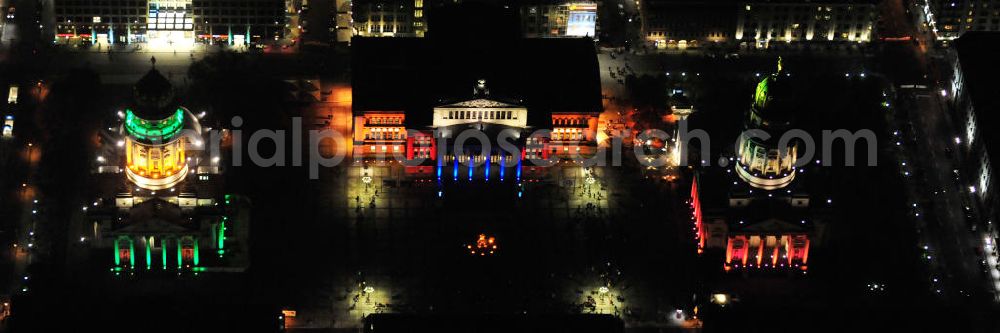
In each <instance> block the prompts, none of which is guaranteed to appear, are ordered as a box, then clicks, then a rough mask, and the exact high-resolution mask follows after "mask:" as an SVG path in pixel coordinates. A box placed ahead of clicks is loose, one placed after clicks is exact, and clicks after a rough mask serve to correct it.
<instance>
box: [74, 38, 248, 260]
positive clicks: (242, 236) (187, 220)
mask: <svg viewBox="0 0 1000 333" xmlns="http://www.w3.org/2000/svg"><path fill="white" fill-rule="evenodd" d="M151 61H152V63H153V67H152V68H151V69H150V70H149V71H148V72H146V73H145V75H143V76H142V77H141V78H140V79H139V80H138V81H137V82H136V83H135V85H134V86H133V87H131V93H132V98H131V100H130V101H129V102H128V103H127V104H126V105H127V107H125V108H123V109H121V110H119V111H118V114H117V117H115V118H114V119H113V121H114V123H113V124H114V125H111V126H108V132H107V133H102V135H101V146H100V147H99V149H98V151H99V152H100V155H98V158H97V164H98V165H97V168H96V172H95V174H94V175H93V182H94V186H93V187H92V188H93V189H94V191H95V192H97V193H96V196H97V199H95V201H94V202H93V203H92V204H88V205H87V206H85V207H84V208H83V211H84V212H85V213H86V217H87V218H86V220H85V221H83V222H82V223H83V224H82V225H80V226H79V227H78V230H80V242H81V243H84V244H86V245H88V246H89V247H90V248H92V249H93V251H96V252H100V254H99V255H96V256H90V258H100V259H103V260H100V261H99V262H96V263H95V264H96V265H108V266H111V263H112V262H113V266H111V272H113V273H114V274H115V275H121V274H128V275H133V274H140V273H141V274H152V275H157V274H168V275H178V274H182V273H194V274H198V273H200V272H215V271H225V272H234V271H235V272H239V271H243V270H244V269H245V268H246V267H247V266H248V265H249V256H248V255H249V244H248V239H249V237H248V233H249V223H248V222H249V209H246V208H245V207H246V205H248V204H249V202H248V201H247V200H244V199H242V197H240V196H237V195H233V194H226V193H225V192H224V190H225V188H224V187H225V186H224V183H223V178H222V177H221V170H222V169H221V165H222V164H223V163H222V161H221V156H220V155H221V154H222V151H221V150H222V149H223V147H222V146H224V145H223V144H222V142H225V141H227V137H226V135H225V134H226V131H225V130H222V131H219V132H218V133H220V134H219V135H213V133H215V132H213V130H212V129H211V128H209V127H204V128H203V126H202V123H201V121H202V117H205V116H206V114H205V112H200V113H199V114H198V115H195V114H194V113H192V112H191V111H190V110H189V109H188V108H186V107H184V106H182V105H180V104H179V103H178V102H177V98H176V96H175V95H174V87H173V85H171V83H170V81H169V80H168V79H167V78H166V77H164V76H163V75H162V74H161V73H160V72H159V71H158V70H156V67H155V65H156V61H155V58H152V59H151ZM209 138H211V140H214V141H218V142H215V143H213V142H212V141H209V140H208V139H209ZM214 144H217V145H219V146H220V147H212V146H213V145H214ZM123 173H124V175H122V174H123ZM112 259H113V261H112ZM88 260H95V259H88Z"/></svg>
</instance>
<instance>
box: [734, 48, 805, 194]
mask: <svg viewBox="0 0 1000 333" xmlns="http://www.w3.org/2000/svg"><path fill="white" fill-rule="evenodd" d="M782 74H783V73H782V63H781V58H778V70H777V71H775V72H774V73H773V74H771V75H767V76H766V77H764V79H763V80H760V82H759V83H757V89H756V90H755V92H754V96H753V104H752V105H751V106H750V110H749V111H748V112H747V117H746V120H745V122H744V126H743V128H744V131H743V133H742V134H740V137H739V146H738V147H739V150H738V151H737V152H736V157H737V158H736V165H735V168H736V172H737V174H738V175H739V176H740V179H742V180H743V181H745V182H746V183H748V184H750V186H753V187H755V188H759V189H763V190H776V189H780V188H784V187H785V186H788V184H791V183H792V181H793V180H795V161H796V154H797V153H798V143H797V142H795V141H793V142H790V143H789V144H787V145H785V146H784V147H779V145H778V141H779V139H780V137H781V135H782V134H783V133H785V131H787V130H788V129H789V128H790V126H791V124H792V121H793V115H794V113H795V111H796V105H795V99H794V95H795V94H794V90H793V89H792V87H790V86H789V80H788V79H787V77H783V75H782ZM754 130H762V131H764V132H766V133H767V134H768V136H769V137H768V138H767V139H764V138H762V137H761V136H760V135H758V134H759V131H754Z"/></svg>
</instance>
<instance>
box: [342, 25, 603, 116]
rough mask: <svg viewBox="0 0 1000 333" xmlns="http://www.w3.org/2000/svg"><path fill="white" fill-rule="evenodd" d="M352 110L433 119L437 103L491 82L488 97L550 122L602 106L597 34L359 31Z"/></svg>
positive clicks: (354, 44) (464, 97)
mask: <svg viewBox="0 0 1000 333" xmlns="http://www.w3.org/2000/svg"><path fill="white" fill-rule="evenodd" d="M351 51H352V52H353V54H352V61H353V64H352V70H353V73H352V75H351V77H352V81H353V82H352V84H353V94H354V96H353V97H354V104H353V107H354V111H355V112H361V111H392V110H402V111H406V112H407V117H406V120H407V125H408V126H409V127H412V128H419V127H422V126H427V125H430V124H431V121H432V119H431V118H432V112H431V111H432V109H433V108H434V107H436V106H442V105H447V104H448V102H449V101H451V102H455V101H468V100H472V99H474V98H475V97H476V96H475V91H474V89H473V88H474V85H475V83H476V82H477V81H478V80H480V79H485V80H486V81H487V82H488V83H489V89H490V95H489V96H490V97H489V99H491V100H501V101H505V102H508V101H509V102H510V103H511V104H516V105H522V106H525V107H527V108H528V124H529V125H534V126H539V125H547V124H548V123H549V121H551V119H550V117H549V116H550V114H551V112H565V111H576V112H580V111H584V112H600V110H601V85H600V76H599V73H598V67H599V66H598V64H597V55H596V52H595V46H594V42H593V41H592V40H590V39H586V38H579V39H576V38H566V39H511V40H507V39H489V40H480V41H455V40H450V39H444V38H440V39H435V38H431V37H428V38H355V39H354V40H352V46H351Z"/></svg>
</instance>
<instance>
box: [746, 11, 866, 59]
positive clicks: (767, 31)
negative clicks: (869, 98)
mask: <svg viewBox="0 0 1000 333" xmlns="http://www.w3.org/2000/svg"><path fill="white" fill-rule="evenodd" d="M876 5H877V3H876V2H875V1H864V0H861V1H820V2H808V1H790V2H784V1H783V2H768V1H754V2H745V3H743V4H742V8H739V9H738V10H737V19H736V35H735V38H736V40H739V41H741V42H746V43H747V44H748V45H752V46H756V47H765V48H766V47H768V44H769V43H777V42H783V43H793V42H810V41H817V42H822V41H827V42H831V41H832V42H856V43H866V42H870V41H871V40H872V38H873V37H874V29H875V19H876V16H877V15H878V8H877V6H876Z"/></svg>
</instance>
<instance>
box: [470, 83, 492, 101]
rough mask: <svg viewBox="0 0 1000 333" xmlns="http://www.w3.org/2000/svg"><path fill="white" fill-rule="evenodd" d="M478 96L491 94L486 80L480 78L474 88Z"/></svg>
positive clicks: (474, 92)
mask: <svg viewBox="0 0 1000 333" xmlns="http://www.w3.org/2000/svg"><path fill="white" fill-rule="evenodd" d="M472 92H473V94H474V95H475V96H476V97H486V96H489V95H490V90H489V89H487V88H486V80H483V79H479V80H477V81H476V87H475V88H473V90H472Z"/></svg>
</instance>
